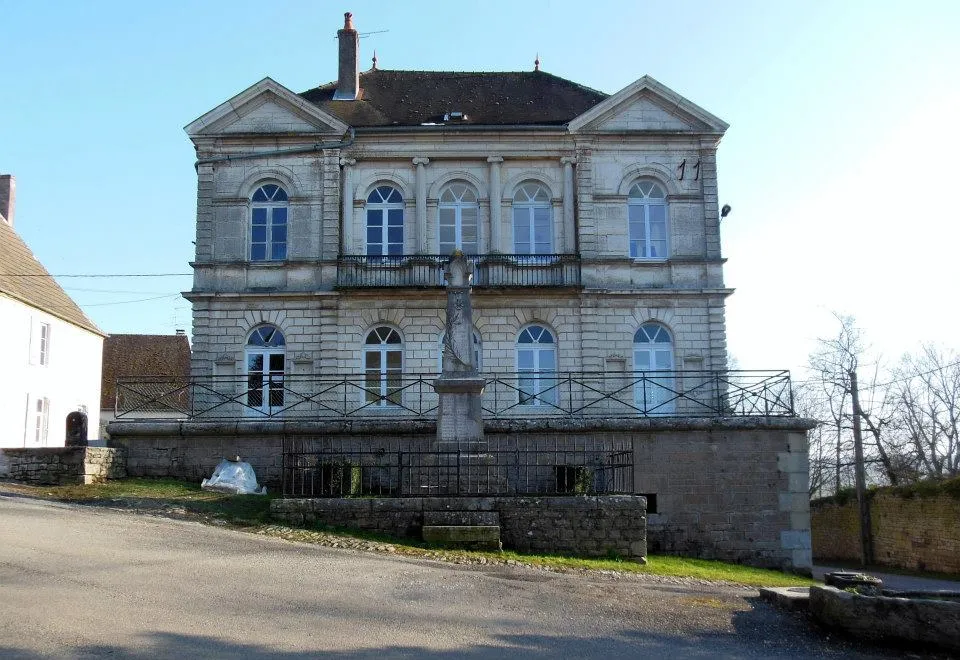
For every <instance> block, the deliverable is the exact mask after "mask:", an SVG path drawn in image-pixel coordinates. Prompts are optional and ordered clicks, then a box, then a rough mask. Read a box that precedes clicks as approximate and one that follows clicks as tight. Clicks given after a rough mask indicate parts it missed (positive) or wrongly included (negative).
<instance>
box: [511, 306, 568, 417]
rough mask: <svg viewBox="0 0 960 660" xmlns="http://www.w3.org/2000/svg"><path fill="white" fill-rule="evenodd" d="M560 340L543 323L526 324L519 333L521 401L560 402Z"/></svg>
mask: <svg viewBox="0 0 960 660" xmlns="http://www.w3.org/2000/svg"><path fill="white" fill-rule="evenodd" d="M556 371H557V343H556V341H555V340H554V337H553V333H551V332H550V331H549V330H547V329H546V328H545V327H543V326H542V325H531V326H527V327H526V328H524V329H523V330H521V331H520V334H519V335H518V336H517V375H518V381H519V382H518V386H517V389H518V390H519V391H520V392H519V394H520V403H521V404H523V405H528V406H543V405H554V406H555V405H557V401H558V397H557V379H556V377H555V375H554V374H555V373H556Z"/></svg>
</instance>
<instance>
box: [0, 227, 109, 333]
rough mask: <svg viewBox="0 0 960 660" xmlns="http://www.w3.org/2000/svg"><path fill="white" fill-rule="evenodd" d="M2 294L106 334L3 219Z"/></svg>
mask: <svg viewBox="0 0 960 660" xmlns="http://www.w3.org/2000/svg"><path fill="white" fill-rule="evenodd" d="M0 294H4V295H7V296H10V297H11V298H14V299H16V300H19V301H20V302H22V303H25V304H27V305H30V306H31V307H36V308H37V309H39V310H41V311H44V312H47V313H48V314H50V315H52V316H56V317H57V318H60V319H63V320H64V321H67V322H68V323H72V324H74V325H76V326H79V327H81V328H84V329H85V330H89V331H90V332H95V333H97V334H98V335H102V334H103V332H102V331H101V330H100V329H99V328H98V327H97V326H96V325H95V324H94V323H93V321H91V320H90V319H89V318H87V315H86V314H84V313H83V310H81V309H80V307H79V306H78V305H77V303H75V302H73V299H72V298H71V297H70V296H68V295H67V293H66V292H65V291H64V290H63V289H62V288H60V285H59V284H57V281H56V280H55V279H53V276H52V275H50V273H49V272H47V269H46V268H44V267H43V264H41V263H40V262H39V261H37V259H36V257H34V256H33V252H31V251H30V248H29V247H27V244H26V243H24V242H23V239H22V238H20V236H19V234H17V232H16V231H15V230H14V229H13V227H11V226H10V225H9V224H7V222H6V221H5V220H2V219H0Z"/></svg>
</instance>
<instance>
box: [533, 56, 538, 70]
mask: <svg viewBox="0 0 960 660" xmlns="http://www.w3.org/2000/svg"><path fill="white" fill-rule="evenodd" d="M533 70H534V71H539V70H540V53H537V59H535V60H534V61H533Z"/></svg>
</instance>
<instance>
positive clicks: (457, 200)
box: [438, 182, 480, 255]
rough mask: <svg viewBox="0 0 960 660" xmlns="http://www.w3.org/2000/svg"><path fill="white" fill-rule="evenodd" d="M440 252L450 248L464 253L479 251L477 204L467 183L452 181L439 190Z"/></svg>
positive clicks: (473, 191)
mask: <svg viewBox="0 0 960 660" xmlns="http://www.w3.org/2000/svg"><path fill="white" fill-rule="evenodd" d="M438 213H439V218H440V234H439V248H440V254H443V255H448V254H450V253H451V252H453V251H454V250H462V251H463V252H464V253H466V254H477V253H478V252H480V229H479V221H478V218H479V217H480V204H479V202H478V201H477V191H476V190H474V189H473V187H472V186H471V185H469V184H467V183H462V182H454V183H451V184H450V185H448V186H447V187H446V188H444V189H443V191H442V192H441V193H440V200H439V210H438Z"/></svg>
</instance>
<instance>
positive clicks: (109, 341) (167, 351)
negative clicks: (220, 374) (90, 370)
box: [100, 335, 190, 408]
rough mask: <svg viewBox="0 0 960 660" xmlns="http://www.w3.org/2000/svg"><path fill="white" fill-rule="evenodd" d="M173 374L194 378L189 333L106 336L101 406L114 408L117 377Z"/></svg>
mask: <svg viewBox="0 0 960 660" xmlns="http://www.w3.org/2000/svg"><path fill="white" fill-rule="evenodd" d="M124 376H170V377H171V378H172V379H174V380H182V381H183V382H184V383H186V382H187V381H188V380H190V342H189V341H187V337H186V335H110V336H109V337H107V338H106V339H104V340H103V370H102V371H101V386H100V407H101V408H113V403H114V398H115V396H116V388H117V378H122V377H124Z"/></svg>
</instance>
